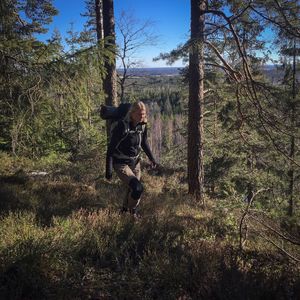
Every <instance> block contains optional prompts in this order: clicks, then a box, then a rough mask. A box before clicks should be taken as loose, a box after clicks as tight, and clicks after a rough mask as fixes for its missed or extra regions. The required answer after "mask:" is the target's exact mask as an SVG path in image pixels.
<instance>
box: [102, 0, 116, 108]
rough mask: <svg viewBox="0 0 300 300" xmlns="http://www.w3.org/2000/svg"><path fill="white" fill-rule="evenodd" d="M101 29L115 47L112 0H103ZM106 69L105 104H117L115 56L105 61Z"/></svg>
mask: <svg viewBox="0 0 300 300" xmlns="http://www.w3.org/2000/svg"><path fill="white" fill-rule="evenodd" d="M103 29H104V38H107V37H110V44H111V45H113V46H114V47H115V45H116V36H115V19H114V2H113V0H103ZM105 69H106V71H107V74H106V77H105V79H104V92H105V94H106V100H105V104H106V105H113V106H116V105H117V72H116V57H115V53H114V57H113V59H112V60H111V61H106V62H105Z"/></svg>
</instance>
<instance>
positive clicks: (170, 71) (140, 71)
mask: <svg viewBox="0 0 300 300" xmlns="http://www.w3.org/2000/svg"><path fill="white" fill-rule="evenodd" d="M181 69H182V68H176V67H164V68H132V69H129V70H128V74H129V75H132V76H138V77H144V76H176V75H179V73H180V70H181ZM121 71H122V69H118V72H120V73H121Z"/></svg>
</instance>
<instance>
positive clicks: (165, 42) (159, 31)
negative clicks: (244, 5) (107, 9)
mask: <svg viewBox="0 0 300 300" xmlns="http://www.w3.org/2000/svg"><path fill="white" fill-rule="evenodd" d="M53 3H54V6H55V7H56V8H57V9H58V10H59V14H58V15H57V16H55V17H54V18H53V22H52V23H51V25H50V26H49V32H48V33H47V34H45V35H44V36H42V37H41V38H42V39H47V38H49V37H50V36H51V34H52V32H53V30H54V28H57V29H58V30H59V31H60V32H61V34H62V36H65V34H66V32H67V31H68V30H69V29H70V24H71V23H73V27H74V30H75V31H81V30H82V28H83V24H84V23H85V21H86V19H85V18H84V17H82V16H81V15H80V14H81V13H84V12H85V2H84V0H73V1H72V3H71V2H70V1H64V0H54V2H53ZM114 10H115V18H116V19H117V18H118V16H119V15H120V13H121V12H122V11H125V12H128V13H132V14H133V15H134V17H136V18H138V19H139V20H140V21H146V20H151V21H152V22H153V23H154V25H153V26H154V32H155V34H156V35H158V36H159V40H158V43H157V45H156V46H147V47H145V48H143V49H141V50H140V52H139V56H138V57H137V58H138V59H139V60H141V61H142V63H143V65H142V66H143V67H164V66H166V64H165V62H164V61H159V62H153V61H152V58H153V57H155V56H158V55H159V53H161V52H168V51H170V50H172V49H174V48H176V46H177V45H178V44H180V43H183V42H185V41H186V40H187V38H188V36H189V26H190V1H189V0H151V1H149V0H147V1H146V0H114ZM116 29H117V28H116ZM116 34H117V36H118V31H117V30H116ZM263 38H264V39H267V40H271V39H272V33H271V30H270V29H267V30H266V33H265V34H264V36H263ZM272 56H273V57H276V55H275V53H273V54H272ZM117 64H118V62H117ZM118 66H119V64H118ZM173 66H174V67H181V66H182V62H181V61H178V62H176V63H175V64H174V65H173Z"/></svg>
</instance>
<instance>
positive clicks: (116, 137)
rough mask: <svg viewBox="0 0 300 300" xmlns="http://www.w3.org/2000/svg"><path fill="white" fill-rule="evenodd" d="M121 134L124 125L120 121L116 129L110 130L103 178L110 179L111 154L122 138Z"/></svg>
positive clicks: (111, 167)
mask: <svg viewBox="0 0 300 300" xmlns="http://www.w3.org/2000/svg"><path fill="white" fill-rule="evenodd" d="M122 132H124V124H123V122H122V121H119V122H118V124H117V125H116V127H115V128H114V129H113V130H112V133H111V138H110V142H109V145H108V147H107V153H106V174H105V177H106V178H107V179H109V178H111V176H112V169H113V154H114V151H115V149H116V146H117V145H118V143H119V141H120V140H121V137H122Z"/></svg>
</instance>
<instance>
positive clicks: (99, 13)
mask: <svg viewBox="0 0 300 300" xmlns="http://www.w3.org/2000/svg"><path fill="white" fill-rule="evenodd" d="M95 8H96V31H97V40H98V42H99V41H101V40H102V39H103V37H104V33H103V6H102V0H95Z"/></svg>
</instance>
